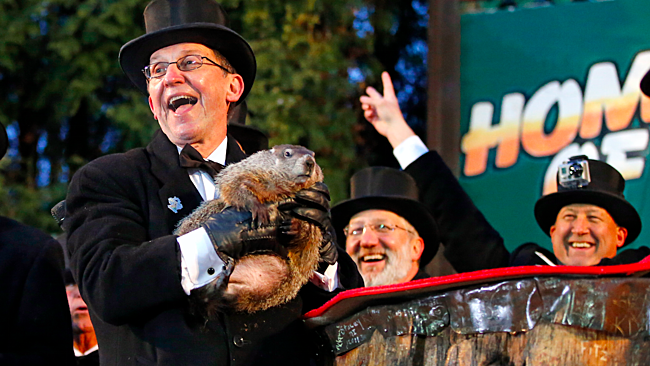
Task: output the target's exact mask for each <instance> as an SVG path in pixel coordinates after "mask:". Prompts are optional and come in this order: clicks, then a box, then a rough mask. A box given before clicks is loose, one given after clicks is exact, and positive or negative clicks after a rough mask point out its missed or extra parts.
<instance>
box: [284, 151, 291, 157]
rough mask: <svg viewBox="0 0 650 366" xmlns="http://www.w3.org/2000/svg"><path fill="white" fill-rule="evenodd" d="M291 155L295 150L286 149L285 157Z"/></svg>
mask: <svg viewBox="0 0 650 366" xmlns="http://www.w3.org/2000/svg"><path fill="white" fill-rule="evenodd" d="M291 155H293V151H291V150H284V157H285V158H290V157H291Z"/></svg>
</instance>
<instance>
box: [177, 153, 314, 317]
mask: <svg viewBox="0 0 650 366" xmlns="http://www.w3.org/2000/svg"><path fill="white" fill-rule="evenodd" d="M322 180H323V173H322V171H321V169H320V167H319V166H318V165H317V164H316V162H315V160H314V153H313V152H312V151H310V150H308V149H306V148H304V147H302V146H295V145H279V146H275V147H274V148H272V149H270V150H264V151H260V152H258V153H255V154H253V155H251V156H250V157H248V158H247V159H244V160H242V161H241V162H239V163H237V164H231V165H229V166H227V167H226V168H224V169H223V170H222V171H221V172H220V173H219V175H218V176H217V178H216V183H217V185H218V188H219V191H220V197H219V198H218V199H216V200H213V201H207V202H204V203H203V204H202V205H201V206H199V207H198V208H197V209H196V210H195V211H194V212H193V213H192V214H191V215H189V216H188V217H187V218H185V219H183V220H182V221H181V222H180V223H179V226H178V229H177V230H176V231H175V234H177V235H182V234H185V233H187V232H189V231H192V230H194V229H196V228H198V227H200V225H201V223H203V222H204V221H205V220H206V219H207V218H208V217H210V215H212V214H214V213H216V212H220V211H221V210H223V209H224V208H225V207H229V206H233V207H237V208H240V209H243V210H248V211H251V212H252V214H253V217H254V218H255V219H256V221H257V223H258V224H259V225H263V224H266V223H268V222H270V221H274V220H275V219H276V217H277V215H278V210H277V205H276V204H274V203H278V202H281V201H283V200H285V199H287V198H289V197H292V196H293V195H294V194H295V193H296V192H297V191H299V190H301V189H304V188H309V187H311V186H313V185H314V184H315V183H317V182H322ZM269 220H270V221H269ZM291 227H292V229H291V231H293V232H295V233H296V235H295V236H294V237H293V239H292V240H291V241H290V242H289V243H288V245H287V251H288V256H287V257H288V258H287V259H285V258H281V257H280V256H279V255H277V254H275V253H271V252H269V253H263V254H258V253H254V254H249V255H246V256H244V257H242V258H241V259H240V260H239V261H237V262H236V263H235V267H234V270H233V272H232V274H231V276H230V279H229V281H228V284H227V287H226V289H225V290H222V291H220V292H219V293H220V296H219V297H218V298H209V299H208V298H206V295H205V294H207V293H210V292H211V291H208V289H206V288H201V289H197V290H194V291H192V294H191V295H190V300H191V301H192V302H193V307H194V308H195V309H196V308H197V306H198V307H199V308H204V309H202V310H203V311H201V312H202V313H203V314H204V315H206V316H207V317H209V318H212V317H214V316H215V315H216V313H217V312H219V311H223V310H228V309H234V310H235V311H239V312H248V313H253V312H256V311H260V310H265V309H268V308H271V307H274V306H278V305H281V304H284V303H287V302H289V301H290V300H292V299H293V298H295V297H296V295H297V294H298V291H299V290H300V288H301V287H302V286H303V285H305V283H307V281H308V280H309V277H310V276H311V274H312V272H313V271H314V270H315V269H316V267H317V265H318V259H319V251H318V249H319V246H320V243H321V240H322V233H321V230H320V229H319V228H318V227H317V226H315V225H313V224H310V223H308V222H305V221H302V220H297V219H293V220H292V222H291ZM213 285H214V286H217V285H218V284H216V283H215V284H213ZM208 286H210V285H208ZM210 290H212V289H210Z"/></svg>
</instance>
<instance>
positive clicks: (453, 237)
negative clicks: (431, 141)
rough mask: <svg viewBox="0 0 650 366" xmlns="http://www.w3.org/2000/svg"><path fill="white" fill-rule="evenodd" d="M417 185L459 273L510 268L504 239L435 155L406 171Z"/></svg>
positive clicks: (426, 155)
mask: <svg viewBox="0 0 650 366" xmlns="http://www.w3.org/2000/svg"><path fill="white" fill-rule="evenodd" d="M405 171H406V172H407V173H409V174H410V175H411V176H412V177H413V178H414V179H415V181H416V182H417V185H418V189H419V190H420V201H421V202H422V203H424V204H425V205H426V206H427V208H428V209H429V210H430V211H431V214H432V215H433V217H434V218H435V219H436V222H437V224H438V229H439V231H440V239H441V241H442V243H443V244H444V246H445V256H446V257H447V259H448V260H449V262H450V263H451V264H452V265H453V266H454V268H455V269H456V270H457V271H458V272H468V271H476V270H480V269H488V268H498V267H504V266H507V265H508V260H509V253H508V251H507V250H506V248H505V246H504V245H503V239H502V238H501V235H499V233H498V232H497V231H496V230H494V228H493V227H492V226H491V225H490V223H488V221H487V220H486V219H485V217H484V216H483V214H482V213H481V212H480V211H479V210H478V208H477V207H476V206H475V205H474V203H473V202H472V200H471V198H470V197H469V196H468V195H467V193H465V191H464V190H463V188H462V187H461V186H460V184H459V183H458V180H457V179H456V177H454V175H453V174H452V173H451V170H449V168H448V167H447V165H445V163H444V162H443V161H442V158H440V156H439V155H438V153H437V152H435V151H430V152H428V153H426V154H424V155H422V156H421V157H420V158H418V159H417V160H416V161H414V162H413V163H411V164H410V165H409V166H408V167H406V169H405Z"/></svg>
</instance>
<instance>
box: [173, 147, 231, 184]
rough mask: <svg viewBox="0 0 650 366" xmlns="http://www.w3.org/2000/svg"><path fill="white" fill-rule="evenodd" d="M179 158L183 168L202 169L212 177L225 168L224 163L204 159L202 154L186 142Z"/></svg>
mask: <svg viewBox="0 0 650 366" xmlns="http://www.w3.org/2000/svg"><path fill="white" fill-rule="evenodd" d="M179 160H180V163H181V166H182V167H183V168H194V169H201V170H203V171H204V172H206V173H208V174H210V175H211V176H212V177H216V176H217V173H219V172H220V171H221V169H223V165H221V164H219V163H215V162H214V161H209V160H205V159H203V157H202V156H201V154H199V152H198V151H196V149H195V148H193V147H192V146H191V145H190V144H185V147H183V150H181V154H180V156H179Z"/></svg>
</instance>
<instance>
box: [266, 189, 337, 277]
mask: <svg viewBox="0 0 650 366" xmlns="http://www.w3.org/2000/svg"><path fill="white" fill-rule="evenodd" d="M278 210H279V211H280V212H281V213H282V214H283V215H290V216H293V217H295V218H297V219H299V220H303V221H307V222H310V223H312V224H314V225H316V226H318V227H319V228H320V229H321V231H322V233H323V241H322V242H321V246H320V249H319V251H320V262H321V263H327V264H328V265H329V264H334V263H336V260H337V259H338V251H337V250H336V233H335V230H334V227H333V226H332V223H331V221H330V192H329V189H328V188H327V185H325V183H316V184H315V185H314V186H313V187H311V188H307V189H303V190H301V191H298V192H297V193H296V196H295V198H293V199H290V200H287V201H285V202H283V203H281V204H280V205H279V206H278Z"/></svg>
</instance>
